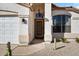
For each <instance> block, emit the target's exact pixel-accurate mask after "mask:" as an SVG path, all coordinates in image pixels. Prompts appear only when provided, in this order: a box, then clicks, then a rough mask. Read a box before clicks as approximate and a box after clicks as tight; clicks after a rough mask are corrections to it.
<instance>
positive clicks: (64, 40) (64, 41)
mask: <svg viewBox="0 0 79 59" xmlns="http://www.w3.org/2000/svg"><path fill="white" fill-rule="evenodd" d="M61 40H62V42H63V43H69V41H67V38H61Z"/></svg>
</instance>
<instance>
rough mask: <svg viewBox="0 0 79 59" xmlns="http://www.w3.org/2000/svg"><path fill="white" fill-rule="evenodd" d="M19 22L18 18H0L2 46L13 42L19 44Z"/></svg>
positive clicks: (0, 41) (0, 40) (0, 42)
mask: <svg viewBox="0 0 79 59" xmlns="http://www.w3.org/2000/svg"><path fill="white" fill-rule="evenodd" d="M18 37H19V20H18V17H1V16H0V44H6V43H7V42H11V43H12V44H18V43H19V40H18Z"/></svg>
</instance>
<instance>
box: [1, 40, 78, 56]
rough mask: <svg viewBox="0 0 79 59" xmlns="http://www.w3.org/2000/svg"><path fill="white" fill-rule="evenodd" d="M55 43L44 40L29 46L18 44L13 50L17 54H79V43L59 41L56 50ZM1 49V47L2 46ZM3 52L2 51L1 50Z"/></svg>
mask: <svg viewBox="0 0 79 59" xmlns="http://www.w3.org/2000/svg"><path fill="white" fill-rule="evenodd" d="M53 45H54V44H53V43H52V44H45V43H44V42H42V43H38V44H33V45H29V46H18V47H17V48H15V49H14V50H13V55H16V56H79V44H78V43H76V42H74V41H72V42H70V43H61V42H60V43H57V49H56V50H54V49H53V48H54V46H53ZM0 49H1V48H0ZM0 54H1V51H0Z"/></svg>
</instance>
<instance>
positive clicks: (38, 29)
mask: <svg viewBox="0 0 79 59" xmlns="http://www.w3.org/2000/svg"><path fill="white" fill-rule="evenodd" d="M35 38H44V19H35Z"/></svg>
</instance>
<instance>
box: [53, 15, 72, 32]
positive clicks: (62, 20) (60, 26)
mask: <svg viewBox="0 0 79 59" xmlns="http://www.w3.org/2000/svg"><path fill="white" fill-rule="evenodd" d="M70 31H71V20H70V16H68V15H56V16H53V32H54V33H64V32H70Z"/></svg>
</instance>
